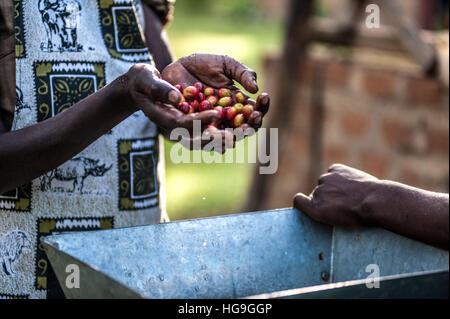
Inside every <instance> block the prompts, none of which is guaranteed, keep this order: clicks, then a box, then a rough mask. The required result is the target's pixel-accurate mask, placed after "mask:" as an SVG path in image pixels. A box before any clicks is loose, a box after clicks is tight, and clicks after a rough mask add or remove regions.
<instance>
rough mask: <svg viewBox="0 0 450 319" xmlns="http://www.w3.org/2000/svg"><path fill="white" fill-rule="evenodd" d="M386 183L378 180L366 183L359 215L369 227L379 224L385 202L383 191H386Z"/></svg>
mask: <svg viewBox="0 0 450 319" xmlns="http://www.w3.org/2000/svg"><path fill="white" fill-rule="evenodd" d="M386 182H387V181H383V180H378V179H377V180H371V181H367V182H365V184H366V185H364V187H365V191H364V197H363V200H362V203H361V206H360V209H359V211H358V215H359V217H360V219H361V221H362V222H363V223H364V224H365V225H367V226H377V225H378V224H379V220H378V212H379V210H380V209H382V208H381V207H380V206H381V205H382V204H383V203H384V202H385V196H384V195H383V191H384V190H385V189H386V186H385V183H386Z"/></svg>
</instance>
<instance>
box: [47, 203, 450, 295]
mask: <svg viewBox="0 0 450 319" xmlns="http://www.w3.org/2000/svg"><path fill="white" fill-rule="evenodd" d="M42 242H43V245H44V248H45V250H46V253H47V256H48V258H49V260H50V262H51V265H52V267H53V269H54V271H55V273H56V276H57V278H58V280H59V282H60V284H61V287H62V289H63V291H64V293H65V295H66V297H68V298H182V299H184V298H186V299H190V298H192V299H193V298H247V297H248V298H358V297H360V298H415V297H418V298H423V297H432V298H436V297H438V298H439V297H443V298H448V268H449V255H448V252H447V251H443V250H440V249H437V248H434V247H431V246H428V245H425V244H422V243H419V242H417V241H414V240H410V239H407V238H404V237H401V236H398V235H396V234H393V233H391V232H388V231H386V230H382V229H365V230H348V229H344V228H340V227H330V226H326V225H323V224H319V223H316V222H314V221H313V220H311V219H310V218H309V217H307V216H306V215H305V214H303V213H302V212H300V211H298V210H296V209H292V208H290V209H281V210H273V211H264V212H255V213H247V214H239V215H228V216H221V217H213V218H205V219H195V220H189V221H179V222H172V223H165V224H158V225H150V226H142V227H132V228H122V229H112V230H100V231H90V232H76V233H63V234H58V235H52V236H48V237H45V238H44V239H43V240H42ZM70 264H76V265H78V267H79V269H80V287H79V288H72V289H69V288H68V287H67V286H66V279H67V276H68V275H69V274H68V273H67V272H66V270H67V265H70ZM377 270H379V275H380V277H381V278H380V281H379V282H378V281H377V280H378V279H377V278H375V279H374V277H376V275H377V273H376V271H377ZM368 277H369V279H367V278H368ZM370 278H371V280H372V281H369V287H370V284H372V286H375V287H374V288H368V286H367V281H368V280H370ZM377 286H379V288H376V287H377Z"/></svg>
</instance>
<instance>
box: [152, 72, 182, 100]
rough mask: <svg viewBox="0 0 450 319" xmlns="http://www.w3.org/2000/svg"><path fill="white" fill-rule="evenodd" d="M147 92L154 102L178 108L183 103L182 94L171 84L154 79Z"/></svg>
mask: <svg viewBox="0 0 450 319" xmlns="http://www.w3.org/2000/svg"><path fill="white" fill-rule="evenodd" d="M147 90H148V91H147V92H148V94H149V95H150V96H151V98H152V99H153V100H154V101H157V102H162V103H165V104H171V105H173V106H177V105H178V103H180V101H181V94H180V92H179V91H178V90H177V89H176V88H175V87H174V86H173V85H172V84H170V83H169V82H166V81H164V80H161V79H159V78H154V79H153V81H152V83H151V84H150V85H149V86H147Z"/></svg>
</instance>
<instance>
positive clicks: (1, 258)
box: [0, 0, 166, 298]
mask: <svg viewBox="0 0 450 319" xmlns="http://www.w3.org/2000/svg"><path fill="white" fill-rule="evenodd" d="M14 3H15V15H14V22H15V30H16V34H15V42H16V43H15V53H16V100H17V102H16V106H15V113H14V122H13V127H12V130H13V131H14V130H18V129H21V128H24V127H27V126H30V125H34V124H36V123H39V122H41V121H45V120H46V119H48V118H51V117H53V116H55V115H57V114H59V113H61V112H64V110H66V109H67V108H69V107H71V106H72V105H73V104H75V103H77V102H78V101H80V100H81V99H83V98H85V97H86V96H88V95H90V94H93V93H95V92H96V91H97V90H99V89H101V88H102V87H103V86H105V85H106V84H107V83H110V82H111V81H113V80H114V79H115V78H117V77H118V76H119V75H120V74H122V73H124V72H126V71H127V70H128V69H129V68H130V67H131V66H132V65H133V64H134V63H138V62H143V63H153V61H152V59H151V56H150V54H149V52H148V50H147V48H146V46H145V41H144V39H143V36H142V32H141V30H140V27H139V23H138V18H137V14H136V10H135V6H134V5H133V3H132V1H131V0H129V1H128V0H39V1H34V0H33V1H32V0H30V1H25V0H24V1H19V0H15V1H14ZM55 134H58V132H55ZM56 151H58V150H55V152H56ZM159 155H160V154H159V139H158V129H157V127H156V125H155V124H154V123H151V122H150V121H149V120H148V118H147V117H146V116H145V115H144V114H143V113H142V112H140V111H139V112H137V113H135V114H133V115H132V116H130V117H129V118H128V119H126V120H125V121H123V122H122V123H121V124H119V125H118V126H116V127H114V128H113V129H112V130H111V131H110V132H107V133H106V134H105V135H104V136H102V137H101V138H99V139H98V140H97V141H95V142H94V143H93V144H91V145H90V146H89V147H88V148H86V149H85V150H83V151H82V152H81V153H80V154H78V155H76V156H74V157H73V158H72V159H71V160H69V161H68V162H66V163H64V164H63V165H61V166H60V167H58V168H56V169H54V170H52V171H50V172H48V173H46V174H44V175H42V176H40V177H39V178H37V179H35V180H33V181H30V182H29V183H27V184H25V185H23V186H21V187H18V188H16V189H14V190H11V191H9V192H6V193H4V194H0V298H2V297H3V298H14V297H18V298H20V297H25V298H45V297H56V296H58V295H60V293H61V291H60V288H59V287H58V285H57V282H56V278H55V275H54V273H53V271H52V270H51V265H50V264H49V261H48V259H47V257H46V255H45V253H44V251H43V249H42V246H41V245H40V244H39V241H40V238H41V237H42V236H47V235H51V234H55V233H60V232H66V231H86V230H98V229H108V228H113V227H114V228H116V227H128V226H135V225H143V224H151V223H158V222H161V221H164V220H166V216H165V213H164V210H161V209H160V203H161V202H162V201H163V199H162V198H160V188H161V187H162V186H161V182H162V180H161V178H160V174H158V172H161V169H162V167H159V164H158V163H161V164H162V161H159ZM161 176H162V174H161Z"/></svg>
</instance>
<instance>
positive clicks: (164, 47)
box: [142, 3, 174, 72]
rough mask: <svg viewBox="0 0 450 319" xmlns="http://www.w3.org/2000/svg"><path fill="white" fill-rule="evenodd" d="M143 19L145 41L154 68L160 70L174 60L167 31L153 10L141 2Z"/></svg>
mask: <svg viewBox="0 0 450 319" xmlns="http://www.w3.org/2000/svg"><path fill="white" fill-rule="evenodd" d="M142 8H143V10H144V19H145V30H144V35H145V43H146V45H147V48H148V49H149V51H150V53H151V54H152V56H153V60H154V61H155V64H156V68H157V69H158V70H159V71H160V72H162V71H163V70H164V68H165V67H166V66H168V65H169V64H170V63H172V62H173V61H174V56H173V54H172V50H171V48H170V44H169V39H168V37H167V33H166V31H165V30H164V26H163V24H162V22H161V20H160V19H159V18H158V16H157V15H156V14H155V12H154V11H153V10H152V9H151V8H150V7H149V6H148V5H147V4H145V3H142Z"/></svg>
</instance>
